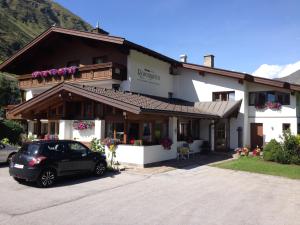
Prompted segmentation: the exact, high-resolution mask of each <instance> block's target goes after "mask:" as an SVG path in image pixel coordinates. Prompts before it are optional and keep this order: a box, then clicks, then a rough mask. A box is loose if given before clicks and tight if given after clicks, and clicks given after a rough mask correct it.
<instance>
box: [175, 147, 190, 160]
mask: <svg viewBox="0 0 300 225" xmlns="http://www.w3.org/2000/svg"><path fill="white" fill-rule="evenodd" d="M185 156H187V158H188V159H189V158H190V147H189V145H186V144H183V145H182V146H181V147H178V148H177V160H179V159H180V158H182V159H186V157H185Z"/></svg>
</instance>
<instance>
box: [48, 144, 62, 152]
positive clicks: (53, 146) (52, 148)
mask: <svg viewBox="0 0 300 225" xmlns="http://www.w3.org/2000/svg"><path fill="white" fill-rule="evenodd" d="M45 148H46V150H47V151H50V152H64V151H65V146H64V144H63V143H48V144H46V146H45Z"/></svg>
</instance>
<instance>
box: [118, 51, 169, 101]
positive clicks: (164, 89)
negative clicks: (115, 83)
mask: <svg viewBox="0 0 300 225" xmlns="http://www.w3.org/2000/svg"><path fill="white" fill-rule="evenodd" d="M144 69H146V70H150V71H152V72H151V74H154V75H155V77H156V79H151V78H149V77H148V78H141V77H140V76H138V70H142V71H143V70H144ZM169 69H170V64H169V63H166V62H163V61H161V60H158V59H156V58H154V57H151V56H149V55H146V54H143V53H141V52H138V51H136V50H130V54H129V56H128V60H127V77H128V79H127V81H124V82H123V83H122V84H121V88H122V89H123V90H126V91H132V92H138V93H143V94H148V95H155V96H161V97H168V92H173V75H170V74H169Z"/></svg>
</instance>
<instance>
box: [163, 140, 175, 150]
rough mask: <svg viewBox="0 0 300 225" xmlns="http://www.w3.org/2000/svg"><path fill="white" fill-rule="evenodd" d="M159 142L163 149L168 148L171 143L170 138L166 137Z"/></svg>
mask: <svg viewBox="0 0 300 225" xmlns="http://www.w3.org/2000/svg"><path fill="white" fill-rule="evenodd" d="M160 144H161V145H162V146H163V148H164V149H166V150H170V149H171V146H172V144H173V143H172V140H171V139H170V138H168V137H166V138H163V139H162V140H161V141H160Z"/></svg>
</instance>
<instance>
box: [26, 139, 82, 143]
mask: <svg viewBox="0 0 300 225" xmlns="http://www.w3.org/2000/svg"><path fill="white" fill-rule="evenodd" d="M58 142H60V143H65V142H78V141H74V140H39V141H32V142H25V143H24V144H48V143H58Z"/></svg>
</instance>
